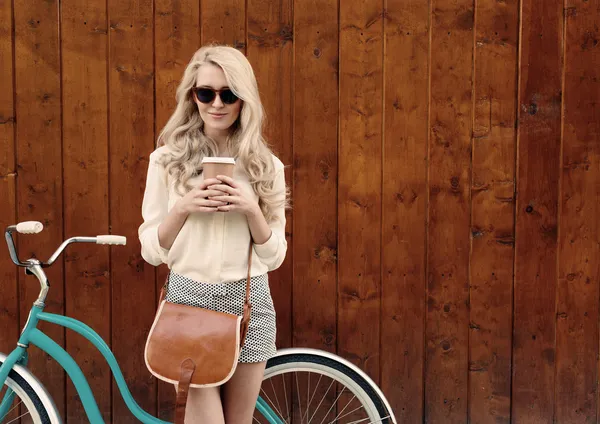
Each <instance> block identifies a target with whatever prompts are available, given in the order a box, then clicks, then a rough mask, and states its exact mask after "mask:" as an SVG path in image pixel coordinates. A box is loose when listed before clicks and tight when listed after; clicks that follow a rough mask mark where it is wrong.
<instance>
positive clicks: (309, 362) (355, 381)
mask: <svg viewBox="0 0 600 424" xmlns="http://www.w3.org/2000/svg"><path fill="white" fill-rule="evenodd" d="M294 369H300V370H311V369H314V370H316V371H317V372H316V373H317V374H318V373H319V372H328V373H330V374H332V375H337V376H342V375H343V376H344V378H343V379H344V380H345V381H351V382H352V383H350V384H348V385H346V388H348V389H349V390H351V391H352V392H354V393H355V394H357V393H358V394H359V395H360V396H362V397H363V398H364V399H368V400H369V402H370V403H371V405H370V406H369V408H370V409H372V410H374V411H375V410H376V411H377V412H376V416H377V418H376V419H374V418H373V417H372V418H371V421H372V422H378V423H379V422H380V423H393V422H395V419H394V418H393V414H392V412H391V411H388V408H387V407H386V403H387V402H385V401H384V400H383V399H382V398H381V396H380V395H379V394H378V390H375V388H373V386H372V384H374V383H371V382H369V381H367V380H366V379H365V378H364V377H363V376H361V375H360V374H359V373H358V372H356V371H355V370H353V369H352V368H351V367H349V366H347V365H345V364H344V363H342V362H340V361H338V360H336V359H334V358H331V357H329V356H323V355H319V354H315V353H296V352H294V353H289V354H285V353H284V354H282V355H278V356H275V357H273V358H271V359H270V360H269V361H268V362H267V366H266V369H265V376H264V381H266V380H267V379H268V378H270V377H272V376H275V375H279V374H281V373H284V372H293V370H294ZM350 386H352V387H350ZM370 415H371V416H373V415H375V413H374V412H372V411H371V412H370Z"/></svg>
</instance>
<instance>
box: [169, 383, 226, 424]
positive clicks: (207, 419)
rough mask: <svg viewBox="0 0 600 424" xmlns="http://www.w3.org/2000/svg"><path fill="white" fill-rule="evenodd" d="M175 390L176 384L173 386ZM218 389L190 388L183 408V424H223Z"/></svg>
mask: <svg viewBox="0 0 600 424" xmlns="http://www.w3.org/2000/svg"><path fill="white" fill-rule="evenodd" d="M175 390H177V384H176V385H175ZM224 423H225V419H224V418H223V406H222V405H221V392H220V388H219V387H208V388H206V389H195V388H192V387H190V389H189V392H188V399H187V404H186V408H185V424H224Z"/></svg>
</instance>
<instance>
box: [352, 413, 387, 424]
mask: <svg viewBox="0 0 600 424" xmlns="http://www.w3.org/2000/svg"><path fill="white" fill-rule="evenodd" d="M388 418H390V415H386V416H385V417H383V418H380V419H378V420H375V421H369V422H368V423H366V424H376V423H382V422H383V420H387V419H388ZM368 419H369V418H368V417H367V418H363V419H362V420H356V421H352V422H350V423H348V424H359V423H362V422H364V421H365V420H368Z"/></svg>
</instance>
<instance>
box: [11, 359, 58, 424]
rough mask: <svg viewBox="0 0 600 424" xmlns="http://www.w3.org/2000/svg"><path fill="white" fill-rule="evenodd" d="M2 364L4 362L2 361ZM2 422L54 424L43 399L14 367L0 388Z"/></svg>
mask: <svg viewBox="0 0 600 424" xmlns="http://www.w3.org/2000/svg"><path fill="white" fill-rule="evenodd" d="M0 365H2V362H0ZM0 405H1V406H0V411H2V412H0V424H9V423H19V422H20V423H33V424H54V422H55V421H51V420H50V414H48V412H47V411H46V407H45V406H44V403H43V402H42V399H41V398H40V396H39V395H38V393H37V392H36V391H35V390H34V388H33V387H32V386H31V384H29V382H28V381H27V380H26V379H25V378H23V376H22V375H20V374H19V373H18V372H17V371H15V370H14V369H13V370H11V371H10V373H9V375H8V378H7V379H6V381H5V383H4V385H3V386H2V388H0Z"/></svg>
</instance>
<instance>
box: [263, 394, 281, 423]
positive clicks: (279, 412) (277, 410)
mask: <svg viewBox="0 0 600 424" xmlns="http://www.w3.org/2000/svg"><path fill="white" fill-rule="evenodd" d="M260 391H261V393H264V395H265V398H267V400H268V401H269V402H270V403H271V405H273V408H275V411H276V412H277V413H278V414H279V416H280V417H281V411H280V410H279V409H278V408H277V407H276V406H275V404H274V403H273V401H272V400H271V398H270V397H269V395H267V393H266V392H265V391H264V390H263V389H262V387H261V389H260Z"/></svg>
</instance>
